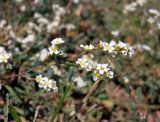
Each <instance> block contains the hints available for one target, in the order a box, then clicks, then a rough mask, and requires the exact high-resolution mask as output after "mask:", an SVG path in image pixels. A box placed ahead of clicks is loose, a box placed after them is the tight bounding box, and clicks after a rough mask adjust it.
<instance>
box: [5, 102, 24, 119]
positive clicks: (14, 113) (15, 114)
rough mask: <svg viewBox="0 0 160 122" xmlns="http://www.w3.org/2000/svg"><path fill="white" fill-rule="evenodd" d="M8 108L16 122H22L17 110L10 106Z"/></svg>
mask: <svg viewBox="0 0 160 122" xmlns="http://www.w3.org/2000/svg"><path fill="white" fill-rule="evenodd" d="M8 108H9V112H10V113H11V115H12V117H13V118H14V120H15V121H16V122H22V121H21V119H20V117H19V116H18V114H17V112H16V110H15V109H14V107H13V106H12V105H9V106H8Z"/></svg>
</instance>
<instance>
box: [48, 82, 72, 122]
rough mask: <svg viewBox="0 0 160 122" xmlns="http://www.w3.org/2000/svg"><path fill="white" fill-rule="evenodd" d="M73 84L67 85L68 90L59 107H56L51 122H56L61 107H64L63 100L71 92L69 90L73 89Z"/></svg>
mask: <svg viewBox="0 0 160 122" xmlns="http://www.w3.org/2000/svg"><path fill="white" fill-rule="evenodd" d="M71 85H72V83H71V84H70V85H69V86H68V87H67V89H66V91H65V92H64V95H63V96H62V97H61V98H60V100H59V104H58V107H57V108H56V109H55V111H54V112H53V116H52V118H51V121H50V122H54V121H55V119H56V116H57V114H58V112H59V111H60V109H61V107H62V104H63V102H64V99H65V98H66V96H67V94H68V93H69V91H70V89H71Z"/></svg>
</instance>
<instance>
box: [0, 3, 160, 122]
mask: <svg viewBox="0 0 160 122" xmlns="http://www.w3.org/2000/svg"><path fill="white" fill-rule="evenodd" d="M57 37H61V38H63V39H64V40H65V43H64V44H63V45H62V46H61V49H62V50H63V51H64V52H65V53H64V55H65V56H64V57H63V56H53V57H52V58H51V59H50V60H47V62H45V65H41V61H43V60H44V59H46V56H47V54H46V52H47V48H48V46H49V45H50V42H51V41H52V40H53V39H54V38H57ZM100 40H102V41H106V42H110V41H112V40H114V41H116V42H118V41H119V40H121V41H123V42H125V43H129V44H130V45H131V46H133V47H134V48H135V54H134V55H133V57H131V58H129V57H123V56H120V55H119V56H116V57H115V58H112V57H110V56H108V55H105V54H104V53H102V52H99V53H96V54H95V57H94V59H95V60H96V61H100V62H105V61H106V60H108V58H111V61H112V63H113V64H114V67H115V71H116V72H117V73H118V74H119V75H120V76H119V77H123V79H124V80H121V78H119V77H114V78H113V79H104V80H103V81H102V82H101V83H100V84H99V86H98V87H97V89H96V90H95V91H94V92H93V94H92V95H91V96H90V97H89V99H88V102H87V105H86V106H85V107H84V108H83V109H81V110H80V111H78V112H76V110H77V107H78V106H79V103H80V102H81V100H82V99H83V98H84V97H85V96H86V94H87V93H88V91H89V89H90V87H91V86H92V84H93V83H94V82H95V81H93V79H92V74H91V73H90V72H89V73H87V72H85V71H83V70H81V69H78V68H77V67H74V66H69V65H64V62H65V60H66V59H67V60H69V61H73V60H74V59H75V57H76V56H77V55H78V54H80V52H81V51H82V50H81V48H80V47H79V45H80V44H93V45H97V44H98V43H99V41H100ZM0 47H4V48H5V49H6V50H7V51H10V52H11V53H12V58H11V59H10V60H9V62H8V63H6V64H0V121H3V120H4V118H5V116H4V113H5V105H6V94H7V93H9V102H10V104H12V105H13V106H14V108H15V109H16V111H17V113H18V115H20V117H21V119H22V121H23V122H32V121H33V120H34V121H36V122H47V121H48V120H49V119H50V118H51V116H52V112H53V110H54V109H55V108H56V106H57V104H58V100H59V98H60V96H62V95H63V93H64V91H65V89H66V86H67V85H68V84H70V82H71V80H72V79H73V78H74V81H73V84H72V89H71V91H70V92H69V94H68V95H67V97H66V98H65V101H64V104H63V106H62V108H61V109H60V112H59V114H58V116H57V122H160V0H0ZM54 61H56V62H59V63H58V64H54V63H52V62H54ZM37 74H43V75H44V76H46V77H48V78H51V79H52V78H53V79H54V80H56V82H57V86H58V88H59V92H57V93H54V92H53V91H50V92H46V91H45V90H43V89H40V88H39V87H38V84H37V83H36V82H35V81H34V78H35V76H36V75H37ZM73 113H75V114H73ZM8 121H9V122H13V121H14V120H13V118H12V116H11V115H10V113H9V118H8Z"/></svg>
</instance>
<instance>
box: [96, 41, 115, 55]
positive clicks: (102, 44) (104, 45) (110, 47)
mask: <svg viewBox="0 0 160 122" xmlns="http://www.w3.org/2000/svg"><path fill="white" fill-rule="evenodd" d="M99 45H100V47H102V48H103V51H108V52H109V53H112V52H113V51H114V45H115V43H114V42H111V43H107V42H102V41H100V44H99Z"/></svg>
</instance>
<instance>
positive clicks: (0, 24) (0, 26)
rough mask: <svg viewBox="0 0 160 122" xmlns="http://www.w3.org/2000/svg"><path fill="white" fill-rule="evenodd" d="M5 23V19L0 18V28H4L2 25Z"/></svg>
mask: <svg viewBox="0 0 160 122" xmlns="http://www.w3.org/2000/svg"><path fill="white" fill-rule="evenodd" d="M6 24H7V22H6V21H5V20H0V29H1V28H4V26H5V25H6Z"/></svg>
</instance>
